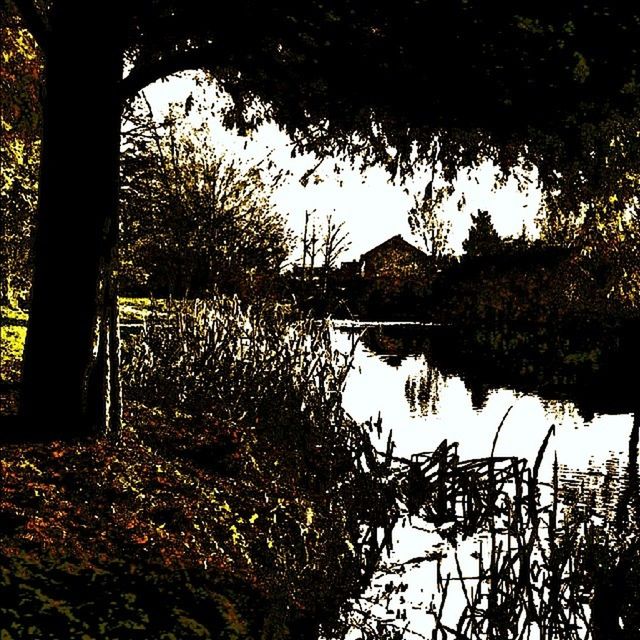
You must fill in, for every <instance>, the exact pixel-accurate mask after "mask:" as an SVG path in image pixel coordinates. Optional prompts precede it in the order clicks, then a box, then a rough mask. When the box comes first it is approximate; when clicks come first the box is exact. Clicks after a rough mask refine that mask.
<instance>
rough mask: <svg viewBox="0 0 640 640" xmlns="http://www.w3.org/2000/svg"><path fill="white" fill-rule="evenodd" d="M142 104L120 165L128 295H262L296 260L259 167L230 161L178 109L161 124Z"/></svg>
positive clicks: (204, 130)
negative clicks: (284, 267) (190, 126)
mask: <svg viewBox="0 0 640 640" xmlns="http://www.w3.org/2000/svg"><path fill="white" fill-rule="evenodd" d="M147 107H148V103H147V105H146V107H145V105H144V104H143V103H142V102H138V103H136V104H135V105H134V106H133V107H132V109H131V111H130V113H129V115H128V122H127V123H126V126H125V131H126V135H125V141H124V146H123V149H124V153H123V157H122V173H123V179H122V182H123V186H122V195H121V215H122V227H123V241H122V248H121V253H122V256H121V260H122V271H123V276H124V280H125V283H126V287H127V288H128V289H130V290H131V289H133V290H136V291H140V292H144V293H149V292H154V293H155V294H156V295H158V294H160V293H162V294H165V295H166V294H167V293H170V294H172V295H178V296H180V295H184V294H185V293H189V294H190V295H194V294H195V295H198V294H203V293H205V292H207V291H211V290H212V289H213V288H214V287H217V288H219V289H220V290H222V291H225V292H227V293H242V294H245V295H253V296H256V295H257V293H258V291H260V290H261V289H262V291H263V293H264V291H265V290H266V289H268V288H269V286H271V287H272V286H273V281H274V280H275V278H277V276H278V274H279V271H280V267H281V265H282V262H283V261H284V259H285V258H286V256H287V253H288V233H287V231H286V228H285V223H284V220H283V218H282V216H281V215H280V214H279V213H277V212H276V211H275V209H274V208H273V206H272V204H271V203H270V195H271V190H272V189H273V183H270V184H267V183H266V182H265V179H264V178H263V172H262V171H261V169H260V168H259V167H258V166H245V165H243V164H242V163H240V162H239V161H238V160H234V159H227V158H224V157H222V156H221V155H220V154H219V153H218V152H217V151H216V150H215V148H214V146H213V142H212V135H211V131H210V130H209V128H208V126H207V125H206V123H205V124H203V125H202V126H201V127H200V128H199V130H196V131H189V130H188V129H186V128H185V127H181V126H180V124H179V114H178V113H177V111H176V108H174V109H173V110H172V111H171V113H170V114H169V115H168V116H167V117H166V118H165V120H164V121H163V122H161V123H156V122H155V121H154V119H153V115H152V113H151V110H150V107H148V108H147Z"/></svg>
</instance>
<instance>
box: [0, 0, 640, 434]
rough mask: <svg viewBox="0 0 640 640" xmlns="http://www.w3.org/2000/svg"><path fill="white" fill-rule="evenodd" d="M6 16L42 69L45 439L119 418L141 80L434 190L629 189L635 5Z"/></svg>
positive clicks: (38, 282)
mask: <svg viewBox="0 0 640 640" xmlns="http://www.w3.org/2000/svg"><path fill="white" fill-rule="evenodd" d="M2 6H3V11H5V10H11V8H12V7H14V8H17V10H18V11H19V13H20V14H21V16H22V18H23V19H24V21H25V23H26V24H27V26H28V28H29V29H30V30H31V32H32V34H33V35H34V37H35V38H36V39H37V41H38V42H39V45H40V47H41V49H42V52H43V55H44V60H45V91H44V101H43V120H44V132H43V144H42V157H41V178H40V193H39V207H38V215H37V232H36V238H35V275H34V282H33V294H32V304H31V313H30V318H29V330H28V337H27V344H26V351H25V361H24V373H23V392H22V414H23V416H24V417H25V418H28V421H27V422H28V423H29V424H31V425H32V426H39V427H40V428H41V429H43V430H45V431H46V430H47V429H48V428H49V425H50V424H51V416H52V414H55V415H57V416H60V421H61V423H62V424H64V430H65V432H67V433H68V432H70V431H72V430H73V427H76V428H77V429H78V430H79V431H80V432H87V430H88V429H90V427H91V426H96V425H99V426H104V425H105V424H106V423H108V422H109V415H111V417H112V419H114V420H115V422H116V423H117V413H118V403H117V371H116V368H115V367H113V366H112V367H111V368H109V367H108V366H107V364H108V363H109V362H112V361H113V358H112V357H111V356H112V355H113V354H114V353H117V331H116V329H115V326H114V322H113V315H114V314H113V300H114V296H115V292H114V290H113V287H112V285H111V280H112V279H111V273H112V265H113V260H114V256H115V253H116V252H115V244H116V240H117V238H116V235H117V234H116V231H117V226H118V225H117V219H116V211H117V201H118V153H119V134H120V115H121V111H122V103H123V100H125V99H127V98H128V97H131V96H133V95H135V94H136V93H137V92H138V91H139V90H140V89H141V88H143V87H144V86H146V85H147V84H149V83H150V82H153V81H154V80H156V79H159V78H162V77H165V76H167V75H169V74H171V73H174V72H178V71H181V70H185V69H196V68H197V69H205V70H208V71H209V72H210V73H211V74H212V75H214V76H215V77H216V78H217V79H218V80H219V82H220V84H221V86H222V87H223V88H224V89H226V90H227V91H229V92H230V94H231V96H232V97H233V107H232V108H230V109H229V111H228V113H227V117H226V124H227V125H228V126H235V127H237V128H238V130H239V131H245V130H247V129H248V128H251V127H252V126H255V125H257V124H259V122H260V118H261V117H268V118H270V119H272V120H274V121H276V122H277V123H279V124H280V125H281V126H283V127H284V128H285V129H286V131H287V132H288V133H289V134H291V135H292V136H293V137H294V139H295V140H297V141H298V147H299V148H300V149H306V150H313V151H316V152H318V153H319V154H328V153H332V152H342V153H346V154H347V155H351V156H353V155H355V154H356V153H359V154H360V155H361V156H362V157H363V159H364V162H365V164H381V165H383V166H385V167H387V168H388V169H389V170H390V172H391V173H392V174H395V173H397V172H401V173H403V172H407V171H408V170H409V169H410V167H411V165H412V162H413V161H414V160H415V154H417V156H418V159H426V160H428V161H429V162H431V163H433V162H435V161H437V162H439V163H441V166H442V168H443V175H444V177H445V179H451V178H452V177H454V176H455V174H456V172H457V170H458V169H459V168H460V167H462V166H468V165H470V164H473V163H475V162H477V161H478V160H479V159H482V158H486V157H494V158H495V159H496V160H497V162H498V164H499V165H500V166H501V167H502V168H503V169H505V170H508V169H509V168H510V167H512V166H514V165H516V164H518V163H520V162H524V163H525V164H527V163H534V164H535V165H536V166H537V167H538V170H539V176H540V180H541V181H542V183H543V186H544V187H545V188H546V189H547V190H549V191H550V192H551V191H553V190H557V189H559V188H561V187H562V185H571V188H570V189H566V190H563V191H562V193H563V197H564V198H565V200H570V199H573V201H574V202H580V201H584V200H587V199H588V198H589V195H590V194H591V193H592V192H597V193H600V194H603V195H604V197H606V196H607V195H608V194H613V193H615V194H616V195H617V197H618V198H619V199H625V198H630V197H631V196H632V194H633V193H634V192H635V183H634V180H633V178H632V175H633V171H632V169H635V168H636V167H637V165H638V160H639V159H640V142H639V141H638V139H637V138H636V137H635V134H634V130H635V128H634V126H628V125H629V123H631V122H634V121H635V119H636V117H637V114H638V105H639V101H638V96H639V87H638V86H637V85H636V83H635V80H634V78H635V77H636V73H635V72H636V67H637V66H638V61H639V57H640V51H639V49H638V47H637V44H636V43H637V40H638V36H639V35H640V20H638V14H639V13H640V10H639V9H638V8H637V7H636V6H635V5H634V4H633V3H610V2H608V1H606V0H599V1H596V0H594V1H592V2H584V1H581V2H562V3H560V2H555V3H536V4H534V5H531V4H530V3H521V2H516V3H515V4H511V5H510V6H509V11H505V10H504V9H503V8H498V7H496V6H494V5H492V4H490V3H486V2H483V1H481V0H453V1H451V2H440V3H434V2H428V1H426V0H425V1H417V2H416V1H414V0H399V1H398V2H396V3H394V4H393V6H392V7H391V6H389V5H387V4H383V3H379V2H364V1H361V0H335V1H334V2H325V0H322V2H321V1H320V0H311V1H309V2H305V3H299V2H290V1H282V0H280V1H276V2H270V3H255V2H253V1H247V0H237V1H236V2H228V3H222V4H220V3H208V2H207V3H205V2H200V1H196V0H183V1H181V2H175V1H169V0H133V1H131V0H128V1H125V0H114V1H113V2H82V1H81V0H49V1H48V2H46V1H40V0H13V2H12V3H8V4H6V3H5V4H3V5H2ZM125 69H126V71H127V73H126V75H124V70H125ZM123 75H124V79H123ZM425 87H426V88H428V90H427V91H426V92H422V93H423V97H422V98H421V99H419V100H418V99H416V91H417V90H418V89H420V90H422V89H423V88H425ZM256 100H258V101H262V102H264V103H267V104H268V105H269V108H268V109H266V110H265V111H264V114H266V115H263V116H255V115H252V114H254V113H255V112H252V111H250V107H251V105H253V104H255V101H256ZM434 139H437V141H438V143H437V145H434V144H433V142H434ZM390 149H391V151H390ZM560 204H561V205H563V206H564V209H569V208H570V207H569V205H568V204H567V202H563V203H560ZM574 208H575V207H574ZM61 295H64V299H65V309H64V313H62V309H61V302H60V300H61ZM110 352H111V353H110ZM94 354H97V355H94ZM62 363H64V365H65V373H64V375H63V374H61V372H60V366H61V364H62ZM105 380H110V381H111V383H110V389H111V391H110V392H109V391H108V390H106V389H105V386H104V381H105ZM107 386H109V385H107ZM110 396H111V397H112V402H111V403H109V397H110ZM105 398H106V399H107V402H106V403H105V401H104V400H105ZM110 404H111V407H112V409H113V410H112V411H110V410H109V408H108V407H109V405H110Z"/></svg>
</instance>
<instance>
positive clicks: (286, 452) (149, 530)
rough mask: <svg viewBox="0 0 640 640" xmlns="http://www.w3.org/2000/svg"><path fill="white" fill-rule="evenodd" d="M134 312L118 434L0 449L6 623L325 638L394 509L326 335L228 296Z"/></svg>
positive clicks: (38, 630)
mask: <svg viewBox="0 0 640 640" xmlns="http://www.w3.org/2000/svg"><path fill="white" fill-rule="evenodd" d="M135 311H136V313H137V314H138V317H134V318H133V319H134V320H135V321H137V322H138V324H142V328H141V329H139V330H137V331H136V332H133V333H132V334H130V335H129V336H128V337H127V338H126V339H125V345H124V353H125V358H124V360H125V364H124V371H123V378H124V380H125V414H124V424H125V428H124V429H123V431H122V433H121V434H120V435H119V437H118V439H115V440H109V439H107V438H104V437H101V438H92V439H85V440H82V441H76V442H67V443H62V442H52V443H47V444H30V445H16V444H13V445H8V444H4V445H0V483H1V486H2V492H1V493H0V497H1V500H2V503H1V504H0V568H2V567H4V568H5V571H4V576H5V578H4V582H3V583H0V633H1V632H2V631H1V630H2V629H4V632H5V635H4V636H3V637H6V638H9V637H11V638H20V637H28V636H27V635H26V634H28V633H29V632H28V629H32V633H33V634H35V636H36V637H42V638H47V637H60V638H67V637H83V638H85V640H86V639H87V638H96V639H97V638H123V637H127V638H129V637H131V638H135V637H139V638H150V637H153V638H167V639H169V640H170V639H171V638H179V639H182V638H185V639H186V638H192V637H193V638H208V637H211V638H227V637H228V638H238V639H240V638H244V637H254V638H257V637H261V638H265V639H274V640H275V639H277V638H284V637H295V638H315V637H317V635H318V633H319V628H320V625H322V626H323V628H325V629H329V628H330V627H331V626H332V625H333V624H335V623H336V622H337V621H338V619H339V616H340V610H341V607H342V606H343V605H344V604H345V603H346V602H347V600H348V599H349V598H350V597H353V596H354V595H357V594H358V593H359V591H360V590H361V589H362V588H363V583H364V581H366V578H365V576H366V575H368V573H367V572H368V571H369V569H368V568H367V567H368V563H370V562H375V558H376V556H375V553H376V550H375V549H373V550H371V551H370V550H369V548H368V547H367V545H366V542H363V540H362V539H361V526H362V525H363V523H364V522H366V519H367V513H369V514H374V515H375V514H376V513H377V512H378V510H382V511H383V512H386V511H388V510H387V508H386V506H385V503H384V501H379V500H378V487H377V483H378V479H376V477H375V476H374V474H373V473H372V472H370V471H368V470H365V469H364V468H363V466H362V460H361V456H362V455H363V451H364V450H365V449H366V450H367V451H369V450H368V449H367V443H368V440H366V439H365V437H364V432H363V431H362V429H361V428H360V427H358V426H357V425H356V424H355V423H353V421H350V420H349V419H348V418H347V417H346V416H345V414H344V411H343V410H342V407H341V403H340V394H339V388H340V384H341V383H340V379H341V375H342V373H341V370H340V368H339V367H338V368H336V366H337V365H335V363H334V362H333V359H332V358H333V355H332V352H331V349H330V341H329V339H328V335H327V334H326V330H325V329H324V328H322V327H317V326H315V324H314V323H311V322H308V323H303V325H299V323H298V321H297V320H295V319H292V318H290V317H289V316H288V315H287V313H288V312H285V311H279V310H277V309H272V310H264V311H250V310H246V309H244V308H243V307H242V306H241V305H240V304H239V302H238V301H237V300H234V299H227V298H220V299H219V300H217V301H216V302H211V301H209V302H204V301H200V302H197V303H188V304H187V305H186V306H182V305H177V306H176V307H174V308H173V309H172V310H171V311H168V310H167V308H166V307H163V308H162V309H158V308H157V307H155V308H153V309H151V308H150V307H148V305H146V304H145V305H143V306H142V308H140V306H138V307H137V309H136V310H135ZM142 314H144V317H140V316H141V315H142ZM127 320H129V318H127ZM140 320H144V322H142V323H140V322H139V321H140ZM18 351H19V350H16V353H18ZM180 354H188V358H186V357H184V356H182V357H181V356H180ZM14 361H15V362H14V364H15V363H17V362H19V358H17V357H16V358H14ZM58 418H59V417H58ZM369 460H371V458H369ZM378 517H379V516H378ZM387 517H388V516H387ZM129 583H130V585H129V586H126V585H128V584H129ZM103 591H104V592H105V593H106V594H107V595H102V596H99V593H101V592H103ZM24 594H27V595H26V596H25V595H24ZM112 594H113V595H112ZM167 601H168V602H171V606H167V604H166V603H167ZM174 603H175V604H174ZM5 620H6V623H5ZM26 621H28V622H29V626H25V624H26ZM2 625H5V626H4V627H3V626H2ZM25 629H26V631H25ZM51 630H54V632H53V633H54V635H51V633H52V631H51ZM125 630H126V631H125ZM7 634H9V635H7Z"/></svg>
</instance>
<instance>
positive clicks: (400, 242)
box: [360, 234, 429, 261]
mask: <svg viewBox="0 0 640 640" xmlns="http://www.w3.org/2000/svg"><path fill="white" fill-rule="evenodd" d="M388 249H401V250H403V251H405V252H406V253H412V254H413V255H415V257H416V258H417V259H423V260H424V259H428V258H429V256H428V255H427V254H426V253H425V252H424V251H422V250H421V249H418V247H416V246H415V245H413V244H411V243H410V242H407V241H406V240H405V239H404V238H403V237H402V235H400V234H397V235H395V236H392V237H391V238H389V239H388V240H385V241H384V242H381V243H380V244H379V245H376V246H375V247H373V249H369V251H367V252H366V253H363V254H362V255H361V256H360V260H361V261H362V260H366V259H367V257H369V256H371V255H372V254H376V253H380V252H381V251H386V250H388Z"/></svg>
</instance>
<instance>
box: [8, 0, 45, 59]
mask: <svg viewBox="0 0 640 640" xmlns="http://www.w3.org/2000/svg"><path fill="white" fill-rule="evenodd" d="M11 1H12V2H13V4H14V6H15V8H16V9H17V12H18V13H19V14H20V16H21V17H22V20H23V21H24V23H25V26H26V27H27V29H28V30H29V32H30V33H31V35H32V36H33V37H34V39H35V41H36V42H37V43H38V46H39V47H40V49H42V51H43V52H46V50H47V46H48V42H49V28H48V26H47V24H46V22H45V20H44V18H43V16H42V14H41V13H40V11H38V9H37V8H36V6H35V4H34V3H33V0H11Z"/></svg>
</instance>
